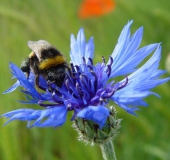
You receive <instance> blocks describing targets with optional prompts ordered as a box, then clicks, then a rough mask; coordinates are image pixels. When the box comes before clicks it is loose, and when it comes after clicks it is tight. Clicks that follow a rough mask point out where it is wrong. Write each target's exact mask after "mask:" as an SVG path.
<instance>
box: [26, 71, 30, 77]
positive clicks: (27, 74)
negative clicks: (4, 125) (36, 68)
mask: <svg viewBox="0 0 170 160" xmlns="http://www.w3.org/2000/svg"><path fill="white" fill-rule="evenodd" d="M29 76H30V71H28V72H26V77H27V79H29Z"/></svg>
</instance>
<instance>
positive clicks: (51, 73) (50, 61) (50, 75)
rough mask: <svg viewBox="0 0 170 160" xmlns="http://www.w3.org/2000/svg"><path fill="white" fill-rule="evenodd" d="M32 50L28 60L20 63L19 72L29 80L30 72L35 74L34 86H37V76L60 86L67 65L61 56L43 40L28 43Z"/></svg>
mask: <svg viewBox="0 0 170 160" xmlns="http://www.w3.org/2000/svg"><path fill="white" fill-rule="evenodd" d="M28 47H29V48H30V49H31V50H32V52H31V53H30V54H29V56H28V58H26V59H25V61H23V62H22V63H21V70H22V71H23V72H25V73H26V76H27V78H29V75H30V72H31V71H32V72H33V73H34V74H35V85H36V87H37V88H40V86H39V76H42V77H43V78H44V79H46V80H47V81H49V82H50V83H55V84H56V85H57V86H58V87H61V86H62V83H63V81H64V78H65V74H66V69H68V68H69V67H68V64H67V62H66V59H65V57H64V56H63V54H62V53H61V52H60V51H58V50H57V49H56V48H55V47H53V46H52V45H51V44H50V43H48V42H47V41H45V40H39V41H28Z"/></svg>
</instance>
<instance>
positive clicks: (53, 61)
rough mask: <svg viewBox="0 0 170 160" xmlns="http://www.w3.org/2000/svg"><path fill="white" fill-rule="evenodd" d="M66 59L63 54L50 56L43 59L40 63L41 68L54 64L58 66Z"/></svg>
mask: <svg viewBox="0 0 170 160" xmlns="http://www.w3.org/2000/svg"><path fill="white" fill-rule="evenodd" d="M65 61H66V59H65V58H64V57H63V56H62V55H61V56H59V55H58V56H56V57H55V58H48V59H45V60H44V61H42V62H41V63H40V65H39V69H41V70H42V69H48V68H50V67H53V66H57V65H59V64H62V63H64V62H65Z"/></svg>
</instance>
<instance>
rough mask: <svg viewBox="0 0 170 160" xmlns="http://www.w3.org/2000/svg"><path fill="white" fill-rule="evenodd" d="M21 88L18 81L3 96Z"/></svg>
mask: <svg viewBox="0 0 170 160" xmlns="http://www.w3.org/2000/svg"><path fill="white" fill-rule="evenodd" d="M19 86H20V82H19V81H17V82H16V83H15V84H14V85H13V86H11V87H10V88H9V89H7V90H6V91H4V92H3V94H6V93H10V92H13V91H15V90H16V89H17V88H18V87H19Z"/></svg>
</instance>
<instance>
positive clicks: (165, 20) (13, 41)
mask: <svg viewBox="0 0 170 160" xmlns="http://www.w3.org/2000/svg"><path fill="white" fill-rule="evenodd" d="M81 3H82V1H81V0H74V1H73V0H48V1H47V0H36V1H34V0H24V1H21V0H10V1H9V0H0V60H1V63H0V92H1V93H2V92H3V91H5V90H6V89H8V88H9V87H10V86H11V85H12V84H13V83H14V82H15V81H13V80H11V74H10V70H9V67H8V62H9V61H11V62H13V63H15V64H17V65H18V66H20V63H21V61H22V60H23V59H24V58H25V57H26V56H27V55H28V54H29V53H30V49H29V48H28V47H27V41H28V40H39V39H45V40H47V41H49V42H50V43H51V44H53V45H54V46H56V47H57V48H58V49H59V50H61V51H62V52H63V53H64V54H65V56H66V57H67V58H68V61H69V51H70V34H71V33H74V34H77V32H78V30H79V29H80V28H81V27H83V28H84V30H85V33H86V38H87V39H89V38H90V36H94V42H95V62H97V61H101V56H102V55H109V54H111V53H112V51H113V49H114V46H115V44H116V42H117V39H118V36H119V34H120V32H121V30H122V28H123V26H124V25H125V24H126V23H127V21H128V20H131V19H133V20H134V23H133V25H132V32H134V31H135V30H136V29H138V28H139V27H140V26H144V37H143V41H142V45H141V46H144V45H147V44H150V43H155V42H162V46H163V47H162V59H161V64H160V68H161V69H165V60H166V58H167V55H168V53H169V52H170V1H169V0H161V1H160V0H154V1H153V0H143V1H141V0H117V1H116V8H115V10H114V11H113V12H112V13H110V14H108V15H104V16H101V17H93V18H90V19H84V20H82V19H80V18H79V17H78V16H77V15H78V9H79V6H80V4H81ZM106 57H107V56H106ZM166 76H169V75H168V74H167V75H166ZM154 91H156V92H157V93H159V95H160V96H161V98H160V99H159V98H156V97H154V96H150V97H149V98H147V99H146V101H147V102H148V103H149V107H147V108H144V107H143V108H141V110H140V111H138V112H137V114H138V116H137V117H136V116H133V115H129V114H127V113H126V112H125V111H124V110H123V109H121V108H119V107H117V110H118V115H117V116H118V118H122V119H123V121H122V124H121V126H122V127H121V129H120V134H119V136H118V137H117V138H116V139H115V140H114V145H115V150H116V154H117V158H118V160H125V159H126V160H127V159H128V160H135V159H138V160H143V159H146V160H169V159H170V138H169V135H170V106H169V104H170V82H168V83H166V84H164V85H162V86H159V87H157V88H156V89H154ZM21 99H23V96H22V94H21V92H20V91H19V90H17V91H15V92H13V93H11V94H7V95H3V94H2V95H1V99H0V100H1V101H0V114H3V113H5V112H8V111H11V110H14V109H19V108H26V107H30V108H38V107H37V106H29V105H27V106H26V105H23V104H20V103H19V102H17V100H21ZM70 118H71V114H69V116H68V118H67V122H66V124H64V126H62V127H61V128H57V129H53V128H32V129H28V128H26V123H25V122H19V121H14V122H11V123H10V124H8V125H7V126H5V127H4V126H3V124H4V122H5V119H4V118H1V119H0V159H1V160H40V159H41V160H75V159H76V160H87V159H88V160H102V155H101V152H100V148H99V146H97V145H96V146H91V145H90V144H88V145H85V144H84V143H82V142H79V141H78V140H77V136H78V134H77V133H76V131H75V130H73V128H72V127H71V125H72V123H71V122H70Z"/></svg>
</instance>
